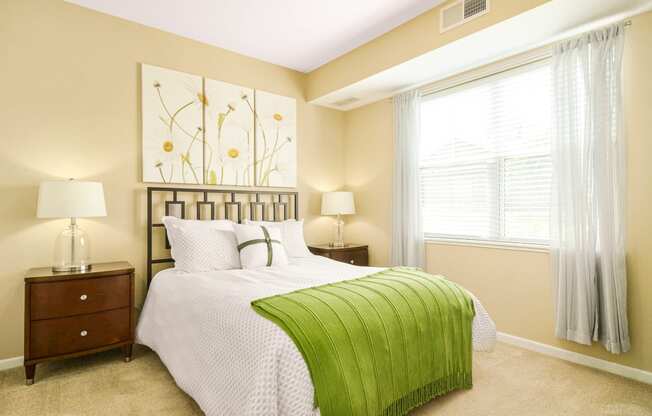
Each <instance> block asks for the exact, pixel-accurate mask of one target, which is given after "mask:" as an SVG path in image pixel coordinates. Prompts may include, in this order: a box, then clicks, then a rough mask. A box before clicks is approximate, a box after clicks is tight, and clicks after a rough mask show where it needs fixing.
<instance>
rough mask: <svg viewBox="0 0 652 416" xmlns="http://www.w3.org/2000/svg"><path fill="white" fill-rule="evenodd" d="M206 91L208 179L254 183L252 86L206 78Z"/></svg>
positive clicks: (223, 182)
mask: <svg viewBox="0 0 652 416" xmlns="http://www.w3.org/2000/svg"><path fill="white" fill-rule="evenodd" d="M204 91H205V96H206V102H205V103H204V112H205V113H204V114H205V129H206V135H205V140H206V143H205V147H204V170H205V178H206V183H207V184H209V185H236V186H253V185H254V163H253V157H254V100H253V94H254V92H253V89H251V88H245V87H241V86H238V85H234V84H229V83H226V82H222V81H215V80H212V79H208V78H206V79H204Z"/></svg>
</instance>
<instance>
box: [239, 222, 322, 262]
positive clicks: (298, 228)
mask: <svg viewBox="0 0 652 416" xmlns="http://www.w3.org/2000/svg"><path fill="white" fill-rule="evenodd" d="M245 224H250V225H264V226H265V227H267V228H278V229H280V230H281V236H282V237H283V247H284V248H285V251H286V253H287V255H288V257H310V256H312V253H310V250H308V246H307V245H306V240H305V239H304V238H303V220H299V221H296V220H285V221H277V222H275V221H251V220H245Z"/></svg>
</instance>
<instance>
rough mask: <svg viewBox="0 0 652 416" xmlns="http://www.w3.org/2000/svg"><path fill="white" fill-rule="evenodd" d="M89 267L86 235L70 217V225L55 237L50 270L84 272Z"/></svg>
mask: <svg viewBox="0 0 652 416" xmlns="http://www.w3.org/2000/svg"><path fill="white" fill-rule="evenodd" d="M90 267H91V265H90V259H89V242H88V236H87V235H86V233H85V232H84V231H83V230H82V229H80V228H79V227H78V226H77V223H76V221H75V219H74V218H72V219H71V221H70V225H69V226H68V227H66V229H64V230H63V231H62V232H61V234H59V236H58V237H57V241H56V243H55V245H54V264H53V265H52V271H55V272H84V271H87V270H89V269H90Z"/></svg>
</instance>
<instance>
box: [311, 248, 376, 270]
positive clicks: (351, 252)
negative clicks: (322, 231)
mask: <svg viewBox="0 0 652 416" xmlns="http://www.w3.org/2000/svg"><path fill="white" fill-rule="evenodd" d="M308 249H309V250H310V252H311V253H312V254H317V255H318V256H324V257H328V258H330V259H333V260H337V261H341V262H343V263H349V264H355V265H356V266H369V250H368V246H365V245H359V244H347V245H346V246H345V247H331V246H330V245H328V244H313V245H309V246H308Z"/></svg>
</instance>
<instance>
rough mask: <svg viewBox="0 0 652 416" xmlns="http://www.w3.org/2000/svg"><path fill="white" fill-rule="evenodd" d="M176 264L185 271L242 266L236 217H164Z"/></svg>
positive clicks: (227, 268) (176, 266) (237, 267)
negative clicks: (232, 218)
mask: <svg viewBox="0 0 652 416" xmlns="http://www.w3.org/2000/svg"><path fill="white" fill-rule="evenodd" d="M163 224H165V229H166V230H167V233H168V240H170V246H171V248H172V258H173V259H174V267H175V268H177V269H179V270H182V271H185V272H203V271H210V270H231V269H240V268H241V266H240V255H239V254H238V248H237V240H236V237H235V233H234V231H233V225H234V223H233V221H228V220H216V221H202V220H182V219H179V218H176V217H163Z"/></svg>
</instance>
